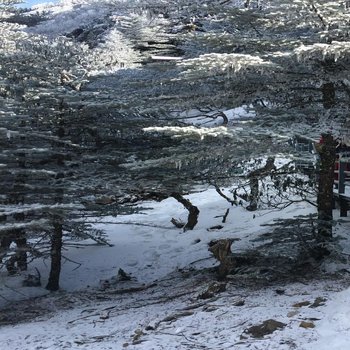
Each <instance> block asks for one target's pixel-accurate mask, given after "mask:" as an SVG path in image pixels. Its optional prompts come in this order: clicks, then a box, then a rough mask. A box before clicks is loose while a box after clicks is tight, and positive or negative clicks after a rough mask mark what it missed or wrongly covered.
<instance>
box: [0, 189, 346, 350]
mask: <svg viewBox="0 0 350 350" xmlns="http://www.w3.org/2000/svg"><path fill="white" fill-rule="evenodd" d="M190 199H191V201H192V202H193V204H196V205H198V207H199V209H200V210H201V213H200V218H199V224H198V226H197V227H196V228H195V229H194V230H193V231H187V232H185V233H183V232H182V231H181V230H179V229H177V228H174V226H172V225H171V224H170V222H169V220H170V219H171V217H176V218H180V219H185V218H186V216H187V212H186V211H185V210H184V209H183V208H182V207H181V205H179V203H177V202H176V201H175V200H173V199H167V200H165V201H162V202H161V203H144V204H143V206H149V207H153V209H151V210H147V211H145V213H144V214H142V213H140V214H135V215H132V216H125V217H120V218H118V219H117V220H116V222H115V223H113V220H112V219H110V220H111V223H108V224H107V223H100V224H99V226H103V227H105V228H106V230H107V231H108V235H109V238H110V242H111V243H113V244H114V246H113V247H107V246H97V247H96V246H94V247H92V246H89V247H85V248H75V247H70V248H68V250H67V251H65V253H64V254H65V256H66V257H67V258H69V259H72V260H74V261H76V262H77V263H79V264H81V266H80V267H79V268H78V269H77V265H76V264H75V263H73V262H70V261H66V262H65V264H64V266H63V273H62V283H61V285H62V289H63V291H61V292H59V293H52V294H48V295H47V296H45V297H43V298H39V299H34V300H33V299H32V300H28V301H24V302H22V303H17V304H12V305H11V304H10V305H11V306H7V307H6V305H5V304H7V305H8V302H7V303H5V302H4V301H3V303H2V304H3V312H2V314H1V317H0V324H4V323H6V322H5V321H6V317H10V319H11V317H13V314H14V312H15V314H16V315H17V318H16V319H15V320H13V321H14V323H15V324H16V323H18V322H19V321H21V318H22V319H23V320H30V321H31V322H29V323H23V324H17V325H8V326H2V327H1V332H0V342H1V344H6V347H5V348H6V349H8V350H13V349H28V350H31V349H33V350H34V349H67V348H69V349H81V348H86V349H93V350H94V349H123V348H128V349H145V350H150V349H213V350H214V349H215V350H216V349H233V348H234V349H259V350H263V349H279V350H284V349H286V350H287V349H305V350H306V349H308V350H313V349H347V347H346V344H348V341H349V336H348V329H349V327H350V324H349V318H348V308H349V307H350V303H349V301H348V299H349V298H348V296H349V293H350V292H349V291H347V290H345V291H342V290H344V289H345V285H346V284H347V283H348V282H347V279H346V278H345V277H343V278H342V279H339V278H338V277H337V276H334V275H333V277H329V276H328V277H327V276H326V275H325V276H324V277H322V275H321V278H320V276H315V278H314V279H313V278H311V279H310V276H308V277H307V276H305V278H303V277H300V278H299V279H298V280H291V281H288V280H279V281H270V282H269V281H265V280H264V279H256V278H243V277H239V276H238V277H235V276H232V278H231V279H229V280H228V281H227V282H226V290H225V291H222V292H221V293H218V294H215V295H214V296H213V297H211V298H209V299H200V298H198V297H199V296H200V295H201V294H202V293H203V291H206V290H207V289H208V286H210V285H211V284H212V283H216V282H215V281H216V277H215V274H214V273H213V272H210V271H206V270H202V268H204V267H211V266H214V265H216V262H215V260H214V259H212V258H211V257H210V253H209V252H208V251H207V243H208V242H209V241H210V240H212V239H214V238H226V237H232V238H240V239H241V240H240V241H238V242H235V243H234V245H233V247H232V250H233V251H234V252H238V251H240V250H242V249H246V248H247V247H252V246H254V245H255V244H257V243H256V242H252V239H253V238H255V237H256V236H257V235H259V234H260V233H262V232H264V231H266V230H267V228H266V227H261V226H260V224H262V223H266V222H269V221H271V220H272V219H273V218H278V217H292V216H294V215H298V214H305V213H308V212H310V210H312V209H310V208H307V207H305V206H302V205H300V204H299V205H298V206H294V207H293V206H291V207H289V208H288V209H287V210H286V211H284V212H274V211H258V212H255V213H254V214H253V213H252V212H248V211H246V210H245V209H243V208H242V207H231V206H229V204H228V203H227V202H226V201H225V200H224V199H223V198H221V197H219V196H218V195H217V193H216V192H215V191H214V190H208V191H205V192H202V193H199V194H194V195H191V197H190ZM227 208H230V213H229V216H228V218H227V222H226V223H225V224H223V226H224V227H223V228H222V229H221V230H215V229H214V230H209V231H208V230H207V229H208V228H210V227H212V226H214V225H218V224H220V223H221V220H222V218H221V217H219V216H222V215H223V214H224V212H225V211H226V209H227ZM348 227H349V224H348V223H343V224H342V225H341V227H338V229H337V232H338V234H339V235H340V234H343V233H344V232H346V231H347V230H348ZM87 243H89V242H87ZM342 244H343V246H344V249H345V248H346V246H348V241H347V240H344V241H343V243H342ZM35 266H37V267H38V268H39V269H40V271H41V274H42V277H43V283H45V282H46V277H47V274H48V268H47V266H46V265H45V264H43V263H42V262H39V261H37V262H35ZM119 268H122V269H123V270H124V271H125V272H127V273H129V274H131V275H132V277H133V280H132V281H126V282H123V281H117V279H116V278H115V277H116V275H117V271H118V269H119ZM105 279H108V280H109V281H110V283H111V284H110V285H109V286H107V287H106V285H105V284H103V282H102V283H101V280H102V281H103V280H105ZM1 280H2V283H1V285H2V286H3V287H2V289H1V290H0V295H1V296H2V299H4V298H6V299H7V300H11V299H25V298H26V297H29V296H30V295H35V294H37V295H40V294H45V293H46V291H45V290H44V289H43V288H24V287H19V285H20V280H21V277H20V276H17V277H7V276H6V275H5V272H2V273H1ZM87 286H89V287H87ZM123 290H124V291H126V292H123ZM65 291H70V293H67V292H65ZM29 293H30V294H29ZM319 298H321V300H322V302H321V303H320V305H317V306H315V307H312V305H314V304H315V301H316V300H319ZM316 304H317V303H316ZM7 308H9V309H7ZM6 310H8V311H6ZM33 310H37V312H33ZM33 313H34V314H33ZM32 314H33V315H32ZM37 316H39V317H38V318H36V317H37ZM4 319H5V321H4ZM268 319H274V320H276V321H279V322H282V323H284V324H285V325H286V326H285V327H284V328H283V329H282V330H277V331H275V332H273V333H272V334H270V335H266V336H265V337H263V338H261V339H260V338H259V339H255V338H253V337H252V336H251V335H249V334H247V333H246V331H247V329H248V328H249V327H251V326H253V325H257V324H259V323H261V322H263V321H265V320H268ZM7 322H8V321H7ZM302 322H306V324H309V325H310V324H311V325H312V327H314V328H303V327H301V326H300V325H301V324H302ZM310 327H311V326H310Z"/></svg>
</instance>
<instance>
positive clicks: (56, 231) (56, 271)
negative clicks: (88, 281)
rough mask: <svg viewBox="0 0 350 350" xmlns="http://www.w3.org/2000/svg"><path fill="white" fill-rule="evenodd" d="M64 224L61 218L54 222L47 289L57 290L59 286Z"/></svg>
mask: <svg viewBox="0 0 350 350" xmlns="http://www.w3.org/2000/svg"><path fill="white" fill-rule="evenodd" d="M62 236H63V225H62V223H61V222H60V220H59V219H57V218H56V219H55V221H54V223H53V235H52V238H51V270H50V276H49V281H48V283H47V286H46V289H48V290H51V291H55V290H58V289H59V288H60V287H59V279H60V273H61V254H62V253H61V251H62Z"/></svg>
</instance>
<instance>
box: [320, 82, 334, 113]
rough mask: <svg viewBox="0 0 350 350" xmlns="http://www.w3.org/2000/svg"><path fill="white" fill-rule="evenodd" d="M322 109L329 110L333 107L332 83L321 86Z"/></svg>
mask: <svg viewBox="0 0 350 350" xmlns="http://www.w3.org/2000/svg"><path fill="white" fill-rule="evenodd" d="M322 100H323V107H324V108H325V109H330V108H332V107H333V106H334V105H335V86H334V83H326V84H323V85H322Z"/></svg>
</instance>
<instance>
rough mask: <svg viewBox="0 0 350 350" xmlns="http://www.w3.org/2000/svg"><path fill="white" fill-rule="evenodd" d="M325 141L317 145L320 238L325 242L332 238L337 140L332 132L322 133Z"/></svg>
mask: <svg viewBox="0 0 350 350" xmlns="http://www.w3.org/2000/svg"><path fill="white" fill-rule="evenodd" d="M322 139H323V143H322V144H318V145H317V151H318V154H319V156H320V164H319V166H320V170H319V179H318V194H317V210H318V220H319V224H318V236H319V237H318V238H319V240H320V242H324V241H326V240H329V239H330V238H332V220H333V184H334V163H335V160H336V142H335V140H334V139H333V136H332V135H331V134H323V135H322Z"/></svg>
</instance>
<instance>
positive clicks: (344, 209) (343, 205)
mask: <svg viewBox="0 0 350 350" xmlns="http://www.w3.org/2000/svg"><path fill="white" fill-rule="evenodd" d="M339 205H340V217H346V216H348V203H347V201H346V199H345V198H343V197H342V196H339Z"/></svg>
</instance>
